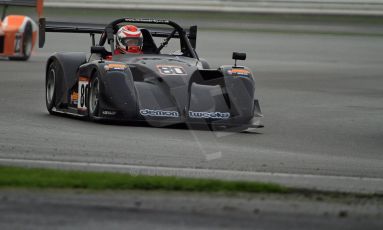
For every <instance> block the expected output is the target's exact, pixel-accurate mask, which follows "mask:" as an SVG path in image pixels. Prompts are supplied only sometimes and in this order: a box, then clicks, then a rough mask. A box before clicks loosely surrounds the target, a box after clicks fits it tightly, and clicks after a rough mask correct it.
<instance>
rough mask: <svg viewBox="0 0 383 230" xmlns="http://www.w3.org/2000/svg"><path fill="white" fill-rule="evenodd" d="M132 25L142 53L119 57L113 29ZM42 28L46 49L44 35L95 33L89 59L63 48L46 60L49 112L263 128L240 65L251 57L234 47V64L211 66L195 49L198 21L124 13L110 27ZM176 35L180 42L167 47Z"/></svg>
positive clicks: (43, 24)
mask: <svg viewBox="0 0 383 230" xmlns="http://www.w3.org/2000/svg"><path fill="white" fill-rule="evenodd" d="M126 24H134V25H137V26H138V28H139V29H140V31H141V32H142V35H143V47H142V53H140V54H115V52H114V49H115V45H114V44H115V34H116V32H117V31H118V29H119V28H120V27H121V26H124V25H126ZM39 31H40V36H39V37H40V41H39V43H40V47H43V46H44V43H45V35H46V34H45V33H46V32H66V33H89V34H91V38H92V46H91V48H90V54H89V55H88V56H87V54H86V53H81V52H57V53H54V54H52V55H51V56H50V57H49V58H48V60H47V63H46V72H45V75H46V76H45V80H46V83H45V91H46V93H45V95H46V107H47V110H48V112H49V113H50V114H69V115H73V116H77V117H84V118H87V119H90V120H93V121H98V120H117V121H128V122H145V123H148V124H150V125H153V126H166V125H174V124H179V123H184V124H187V125H190V126H192V125H207V126H208V127H209V128H213V129H216V128H217V129H218V128H240V129H242V130H243V129H247V128H249V127H255V128H260V127H263V125H262V124H261V121H260V118H261V117H262V114H261V109H260V106H259V102H258V100H257V99H256V97H255V79H254V76H253V74H252V72H251V70H250V69H249V68H247V67H244V66H239V65H237V64H236V63H237V60H245V59H246V54H245V53H238V52H234V53H233V59H235V64H234V65H222V66H221V67H219V68H218V69H211V68H210V67H209V64H208V62H207V61H206V60H204V59H202V58H199V57H198V55H197V53H196V50H195V49H196V38H197V26H192V27H190V28H189V29H183V28H182V27H181V26H180V25H178V24H177V23H175V22H173V21H169V20H158V19H135V18H120V19H117V20H114V21H112V22H111V23H109V24H107V25H105V26H104V25H94V24H87V23H70V22H49V21H45V19H44V18H42V19H41V20H40V30H39ZM96 34H100V39H99V42H98V43H97V44H96V42H95V35H96ZM170 40H174V41H175V43H173V46H174V47H170V48H169V49H168V51H166V49H165V47H167V46H168V45H169V42H170ZM156 41H157V42H156ZM108 44H109V46H108ZM167 48H168V47H167ZM174 49H177V50H174ZM106 57H109V58H106Z"/></svg>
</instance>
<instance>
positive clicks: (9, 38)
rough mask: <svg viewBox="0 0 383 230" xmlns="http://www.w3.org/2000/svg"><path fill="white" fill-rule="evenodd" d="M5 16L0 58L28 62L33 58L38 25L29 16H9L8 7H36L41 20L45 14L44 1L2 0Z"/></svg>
mask: <svg viewBox="0 0 383 230" xmlns="http://www.w3.org/2000/svg"><path fill="white" fill-rule="evenodd" d="M0 6H2V7H3V14H2V17H1V19H0V57H1V56H3V57H8V58H9V59H10V60H22V61H26V60H28V59H29V57H30V56H31V53H32V50H33V47H34V45H35V42H36V40H37V30H38V26H37V24H36V23H35V22H34V21H33V20H32V19H31V18H30V17H27V16H22V15H8V16H6V10H7V8H8V6H26V7H27V6H29V7H36V11H37V14H38V16H39V18H40V17H41V15H42V12H43V0H6V1H1V0H0Z"/></svg>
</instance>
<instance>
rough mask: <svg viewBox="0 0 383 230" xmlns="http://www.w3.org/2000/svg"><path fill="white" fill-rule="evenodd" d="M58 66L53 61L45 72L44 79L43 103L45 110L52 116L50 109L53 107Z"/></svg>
mask: <svg viewBox="0 0 383 230" xmlns="http://www.w3.org/2000/svg"><path fill="white" fill-rule="evenodd" d="M59 68H60V67H59V65H58V63H57V62H56V61H53V62H52V63H51V64H50V65H49V68H48V70H47V73H46V78H45V102H46V106H47V110H48V112H49V113H50V114H52V113H53V112H52V109H53V107H54V106H55V98H56V95H55V94H56V80H57V76H58V74H59Z"/></svg>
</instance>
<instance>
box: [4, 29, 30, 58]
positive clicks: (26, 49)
mask: <svg viewBox="0 0 383 230" xmlns="http://www.w3.org/2000/svg"><path fill="white" fill-rule="evenodd" d="M22 42H23V44H22V56H19V57H9V60H15V61H26V60H28V59H29V57H30V56H31V54H32V47H33V44H32V25H31V23H30V22H28V23H27V25H26V27H25V30H24V33H23V40H22Z"/></svg>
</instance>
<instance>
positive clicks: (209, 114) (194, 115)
mask: <svg viewBox="0 0 383 230" xmlns="http://www.w3.org/2000/svg"><path fill="white" fill-rule="evenodd" d="M189 117H190V118H212V119H229V118H230V113H227V112H226V113H221V112H193V111H189Z"/></svg>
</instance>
